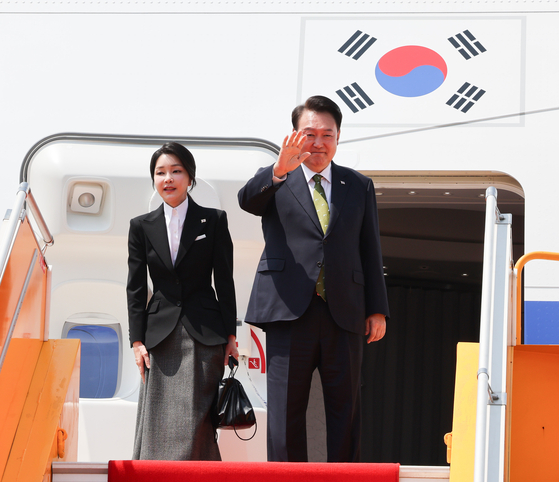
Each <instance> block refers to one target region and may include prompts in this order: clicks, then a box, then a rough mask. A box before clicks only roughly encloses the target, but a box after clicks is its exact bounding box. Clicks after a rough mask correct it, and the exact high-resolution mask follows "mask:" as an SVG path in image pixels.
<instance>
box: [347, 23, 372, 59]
mask: <svg viewBox="0 0 559 482" xmlns="http://www.w3.org/2000/svg"><path fill="white" fill-rule="evenodd" d="M376 41H377V39H376V38H375V37H371V36H370V35H369V34H366V33H363V32H361V30H357V31H356V32H355V33H354V34H353V35H352V36H351V37H349V39H348V40H347V42H346V43H345V44H343V45H342V46H341V47H340V48H339V49H338V52H340V53H342V54H345V55H347V56H348V57H351V58H352V59H354V60H358V59H359V57H361V56H362V55H363V54H364V53H365V52H366V51H367V50H368V49H369V47H370V46H371V45H373V44H374V43H375V42H376ZM363 44H364V45H363ZM358 49H359V50H358Z"/></svg>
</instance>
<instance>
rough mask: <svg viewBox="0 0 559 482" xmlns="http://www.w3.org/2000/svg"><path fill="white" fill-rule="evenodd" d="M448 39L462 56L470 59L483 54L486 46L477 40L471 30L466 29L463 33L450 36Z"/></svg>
mask: <svg viewBox="0 0 559 482" xmlns="http://www.w3.org/2000/svg"><path fill="white" fill-rule="evenodd" d="M448 41H449V42H450V43H451V44H452V45H453V46H454V48H456V49H457V50H458V52H460V54H461V55H462V57H464V58H465V59H466V60H469V59H471V58H472V56H473V57H475V56H476V55H479V54H482V53H483V52H485V51H486V48H485V47H484V46H483V45H481V43H480V42H479V41H478V40H476V38H475V37H474V36H473V35H472V33H471V32H470V31H469V30H464V31H463V32H462V33H459V34H456V35H455V36H454V37H450V38H449V39H448Z"/></svg>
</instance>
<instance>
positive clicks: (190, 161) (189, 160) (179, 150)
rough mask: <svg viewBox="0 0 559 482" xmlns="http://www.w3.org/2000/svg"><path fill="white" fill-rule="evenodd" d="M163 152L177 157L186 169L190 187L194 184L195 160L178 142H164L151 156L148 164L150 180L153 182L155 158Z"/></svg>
mask: <svg viewBox="0 0 559 482" xmlns="http://www.w3.org/2000/svg"><path fill="white" fill-rule="evenodd" d="M163 154H173V155H174V156H176V157H177V159H178V160H179V161H180V163H181V164H182V165H183V167H184V168H185V169H186V172H187V174H188V177H189V178H190V180H191V182H192V184H191V186H190V189H192V188H193V187H194V186H196V161H194V156H193V155H192V153H191V152H190V151H189V150H188V149H187V148H186V147H184V146H183V145H182V144H179V143H178V142H166V143H165V144H163V145H162V146H161V147H160V148H159V149H157V151H155V152H154V153H153V155H152V156H151V162H150V164H149V172H150V173H151V180H152V182H153V176H154V174H155V165H156V164H157V159H159V158H160V157H161V156H162V155H163Z"/></svg>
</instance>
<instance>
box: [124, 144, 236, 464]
mask: <svg viewBox="0 0 559 482" xmlns="http://www.w3.org/2000/svg"><path fill="white" fill-rule="evenodd" d="M150 172H151V178H152V181H153V184H154V186H155V189H156V190H157V192H158V193H159V195H160V196H161V197H162V198H163V201H164V203H163V204H162V205H161V206H160V207H159V208H158V209H156V210H155V211H152V212H151V213H149V214H144V215H142V216H138V217H137V218H134V219H132V220H131V221H130V233H129V236H128V270H129V271H128V284H127V296H128V317H129V327H130V343H131V344H132V347H133V349H134V356H135V358H136V365H137V366H138V368H139V371H140V375H141V377H142V382H143V384H142V386H141V387H140V399H139V402H138V415H137V419H136V436H135V441H134V455H133V458H134V459H143V460H221V456H220V454H219V448H218V446H217V442H216V441H215V433H214V429H213V426H212V420H211V413H210V410H211V406H212V402H213V399H214V396H215V394H216V391H217V386H218V384H219V381H220V380H221V378H222V377H223V372H224V364H227V362H228V359H229V355H232V356H234V357H235V358H238V351H237V347H236V342H235V330H236V306H235V288H234V285H233V243H232V242H231V236H230V235H229V230H228V228H227V217H226V214H225V212H224V211H219V210H217V209H210V208H204V207H201V206H199V205H198V204H196V203H195V202H194V201H193V200H192V198H191V197H190V196H189V195H188V189H189V188H190V187H194V185H195V184H196V180H195V177H196V164H195V162H194V157H193V156H192V154H191V153H190V151H189V150H188V149H186V148H185V147H184V146H182V145H180V144H177V143H176V142H168V143H166V144H164V145H163V147H161V148H160V149H158V150H157V151H156V152H155V153H154V154H153V156H152V158H151V164H150ZM148 268H149V276H150V278H151V280H152V283H153V296H152V297H151V299H150V300H149V303H148V280H147V269H148ZM212 274H213V279H214V285H215V291H214V289H213V288H212ZM216 292H217V297H216ZM146 306H147V307H146Z"/></svg>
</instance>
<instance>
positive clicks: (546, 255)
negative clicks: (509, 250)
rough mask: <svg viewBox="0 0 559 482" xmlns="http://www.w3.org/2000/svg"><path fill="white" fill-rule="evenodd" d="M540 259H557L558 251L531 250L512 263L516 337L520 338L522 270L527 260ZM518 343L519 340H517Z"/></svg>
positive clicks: (558, 257)
mask: <svg viewBox="0 0 559 482" xmlns="http://www.w3.org/2000/svg"><path fill="white" fill-rule="evenodd" d="M534 259H542V260H546V261H559V253H553V252H551V251H533V252H531V253H527V254H525V255H524V256H522V257H521V258H520V259H519V260H518V261H517V262H516V264H515V265H514V268H515V269H516V339H517V340H522V338H521V335H522V270H523V268H524V266H525V265H526V263H527V262H528V261H532V260H534ZM519 343H520V341H519Z"/></svg>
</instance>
